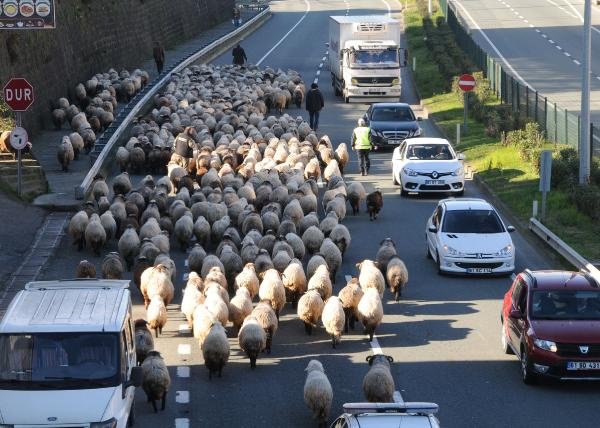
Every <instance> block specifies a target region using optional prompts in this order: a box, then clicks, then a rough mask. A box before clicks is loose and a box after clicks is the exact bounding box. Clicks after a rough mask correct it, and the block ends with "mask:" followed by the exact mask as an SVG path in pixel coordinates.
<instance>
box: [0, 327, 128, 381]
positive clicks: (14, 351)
mask: <svg viewBox="0 0 600 428" xmlns="http://www.w3.org/2000/svg"><path fill="white" fill-rule="evenodd" d="M119 348H120V346H119V336H118V335H116V334H108V333H35V334H3V335H0V389H38V390H39V389H91V388H105V387H109V386H116V385H118V384H119V383H120V370H119V365H120V364H119V361H120V360H119Z"/></svg>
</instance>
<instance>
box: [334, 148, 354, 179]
mask: <svg viewBox="0 0 600 428" xmlns="http://www.w3.org/2000/svg"><path fill="white" fill-rule="evenodd" d="M335 159H336V160H337V161H338V164H339V168H340V173H341V174H342V175H343V174H344V168H345V167H346V165H347V164H348V161H349V160H350V155H349V154H348V147H347V146H346V143H340V144H338V146H337V148H336V149H335Z"/></svg>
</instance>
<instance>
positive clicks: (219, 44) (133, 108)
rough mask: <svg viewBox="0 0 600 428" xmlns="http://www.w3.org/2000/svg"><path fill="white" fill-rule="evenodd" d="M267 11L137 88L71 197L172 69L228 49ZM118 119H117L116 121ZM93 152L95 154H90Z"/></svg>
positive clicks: (86, 185)
mask: <svg viewBox="0 0 600 428" xmlns="http://www.w3.org/2000/svg"><path fill="white" fill-rule="evenodd" d="M270 13H271V9H270V8H269V6H266V7H265V8H264V10H263V11H262V12H260V13H259V14H257V15H256V16H254V17H253V18H252V19H250V20H248V21H247V22H246V23H244V24H243V25H242V26H240V27H239V28H237V29H235V30H234V31H232V32H231V33H229V34H226V35H225V36H223V37H221V38H219V39H217V40H215V41H213V42H211V43H209V44H208V45H206V46H205V47H203V48H202V49H200V50H199V51H197V52H195V53H193V54H190V55H188V56H187V57H186V58H184V59H183V60H182V61H180V62H179V63H178V64H177V65H175V66H173V67H172V68H171V69H170V70H168V71H167V72H166V73H165V74H164V76H163V75H160V76H158V77H157V78H156V79H155V80H154V81H153V83H152V84H151V85H149V87H147V88H146V89H145V90H143V91H142V92H140V93H139V94H138V95H137V96H136V97H134V98H133V99H132V100H131V101H130V102H129V104H127V106H125V107H124V108H123V110H121V112H120V113H119V114H118V115H117V118H116V120H115V122H116V123H113V124H112V125H111V126H110V127H109V128H108V129H107V131H105V134H106V133H107V132H108V133H109V135H105V134H103V135H102V136H101V138H100V139H99V141H98V142H97V143H96V145H97V146H98V148H99V150H100V153H97V157H96V159H95V161H94V164H93V165H92V166H91V167H90V170H89V171H88V173H87V175H86V176H85V178H84V179H83V181H82V182H81V184H80V185H78V186H75V198H76V199H84V198H85V196H86V195H87V193H88V192H89V190H90V188H91V185H92V183H93V181H94V177H96V175H98V173H99V172H100V171H101V170H102V169H103V168H105V167H106V166H107V164H108V162H109V160H110V156H111V155H112V154H113V151H114V150H116V148H117V147H118V142H119V140H120V139H121V137H122V135H123V133H124V132H125V130H127V128H128V127H129V126H130V125H131V123H132V121H133V119H135V117H136V116H137V115H138V114H139V113H140V111H141V110H142V109H143V108H145V107H146V105H147V104H148V103H149V102H150V101H152V99H153V97H154V95H156V93H157V92H158V91H159V90H160V89H161V88H162V87H163V86H164V85H165V84H166V83H168V82H169V80H170V79H171V75H172V74H173V73H177V72H179V71H181V70H183V69H184V68H186V67H188V66H189V65H190V64H192V63H194V62H197V61H199V60H201V59H203V58H206V57H210V56H213V57H214V56H216V55H218V54H220V53H221V52H223V51H224V50H226V49H229V45H228V43H229V42H231V41H233V40H236V39H237V38H238V37H240V36H242V35H244V34H246V33H247V32H248V31H249V30H250V29H252V28H254V26H256V25H259V24H262V22H263V21H264V20H266V19H267V18H268V17H269V15H270ZM119 121H120V123H119ZM94 155H95V154H94Z"/></svg>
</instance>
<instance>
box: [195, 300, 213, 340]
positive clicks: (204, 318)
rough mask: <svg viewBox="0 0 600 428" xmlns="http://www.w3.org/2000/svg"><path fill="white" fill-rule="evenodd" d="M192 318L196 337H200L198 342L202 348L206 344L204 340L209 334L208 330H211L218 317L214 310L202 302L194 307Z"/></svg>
mask: <svg viewBox="0 0 600 428" xmlns="http://www.w3.org/2000/svg"><path fill="white" fill-rule="evenodd" d="M192 319H193V326H194V327H193V334H194V338H195V339H198V344H199V345H200V348H202V346H203V345H204V340H205V339H206V336H207V335H208V332H209V331H210V329H211V327H212V325H213V323H214V322H215V320H216V318H215V316H214V315H213V314H212V312H210V311H209V310H208V308H207V307H206V305H204V304H200V305H198V306H196V309H194V315H193V317H192Z"/></svg>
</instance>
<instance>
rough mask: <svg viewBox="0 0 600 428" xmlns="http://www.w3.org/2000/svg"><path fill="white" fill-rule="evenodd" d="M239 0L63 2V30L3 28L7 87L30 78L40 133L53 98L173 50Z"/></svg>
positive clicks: (27, 120) (0, 69)
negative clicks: (158, 47)
mask: <svg viewBox="0 0 600 428" xmlns="http://www.w3.org/2000/svg"><path fill="white" fill-rule="evenodd" d="M233 3H234V1H233V0H56V3H55V4H56V21H57V28H56V29H55V30H38V31H7V30H4V31H0V87H2V86H4V84H5V83H6V81H7V80H8V79H9V78H10V77H15V76H21V77H26V78H27V79H28V80H29V81H30V82H31V83H32V84H33V85H34V87H35V97H36V102H35V104H34V106H33V107H32V108H31V109H30V111H28V112H27V113H26V114H25V116H24V124H25V125H26V126H27V128H28V130H29V131H30V132H32V133H35V132H36V131H37V130H39V129H41V128H42V127H43V123H44V122H45V123H46V124H48V123H49V117H50V116H49V112H50V102H51V100H55V99H57V98H59V97H61V96H65V95H68V96H69V99H72V92H73V88H74V87H75V85H76V84H77V83H79V82H81V81H85V80H87V79H88V78H89V77H91V76H92V75H94V74H96V73H99V72H104V71H106V70H108V69H109V68H111V67H112V68H115V69H116V70H120V69H122V68H126V69H129V70H131V69H134V68H137V67H139V65H140V64H141V63H142V62H143V61H144V60H147V59H148V58H151V57H152V46H153V41H154V40H159V41H160V42H161V43H162V44H163V46H164V47H165V48H169V47H170V46H173V45H175V44H177V43H180V42H183V41H186V40H188V39H190V38H193V37H194V36H196V35H197V34H198V33H200V32H202V31H203V30H206V29H208V28H210V27H212V26H214V25H216V24H218V23H220V22H222V21H224V20H226V19H231V15H232V9H233Z"/></svg>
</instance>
